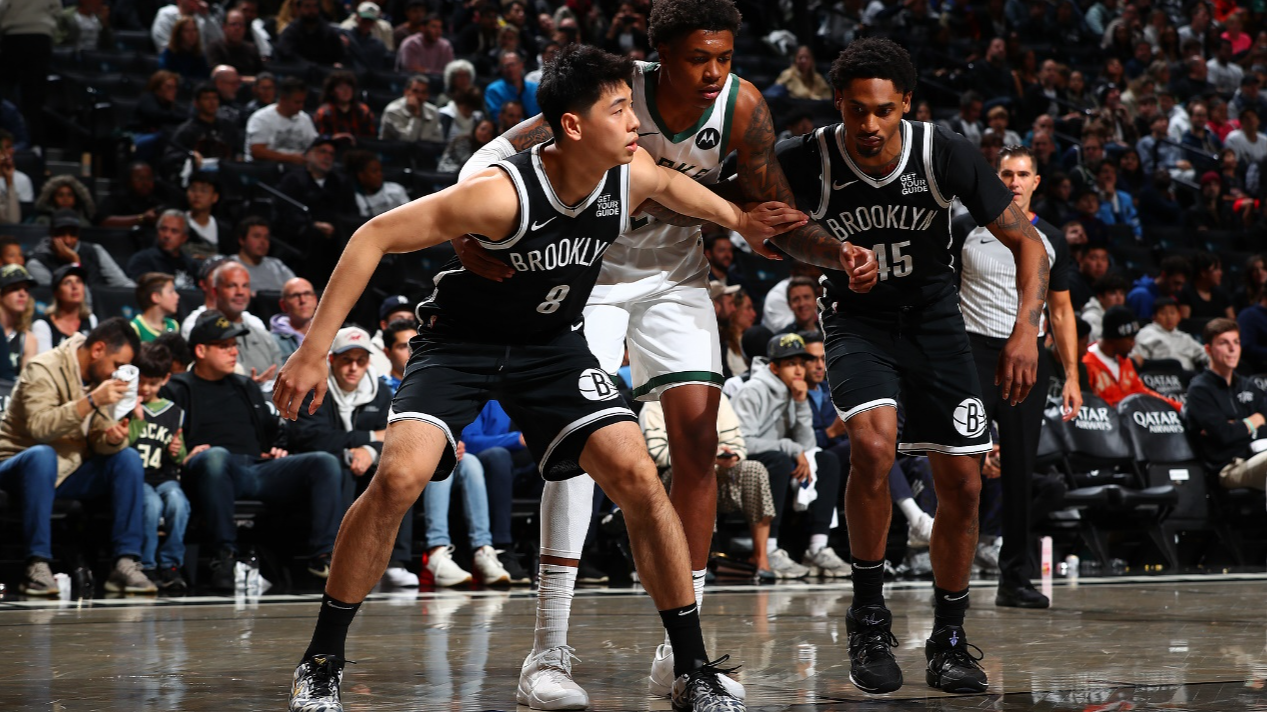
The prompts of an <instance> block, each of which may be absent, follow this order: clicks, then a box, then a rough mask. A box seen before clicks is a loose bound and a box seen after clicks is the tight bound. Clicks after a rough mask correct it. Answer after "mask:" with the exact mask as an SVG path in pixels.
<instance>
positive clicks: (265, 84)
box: [241, 72, 307, 160]
mask: <svg viewBox="0 0 1267 712" xmlns="http://www.w3.org/2000/svg"><path fill="white" fill-rule="evenodd" d="M300 84H301V85H302V84H303V82H300ZM304 91H305V93H306V92H307V90H306V89H305V90H304ZM276 101H277V77H274V76H273V73H272V72H260V73H259V74H258V75H257V76H256V77H255V84H252V85H251V99H250V101H248V102H246V106H244V107H242V116H241V118H242V119H244V122H243V124H244V125H245V120H249V119H250V118H251V117H252V116H253V115H254V114H255V112H257V111H259V110H260V109H263V108H264V107H266V106H270V105H272V104H273V103H275V102H276ZM300 108H301V109H302V105H300ZM248 149H249V147H248ZM248 160H250V159H248Z"/></svg>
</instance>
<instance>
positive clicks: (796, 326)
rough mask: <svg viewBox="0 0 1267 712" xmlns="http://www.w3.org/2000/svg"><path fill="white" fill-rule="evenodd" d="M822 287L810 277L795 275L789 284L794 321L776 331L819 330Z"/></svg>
mask: <svg viewBox="0 0 1267 712" xmlns="http://www.w3.org/2000/svg"><path fill="white" fill-rule="evenodd" d="M821 290H822V287H820V286H819V285H818V282H815V281H814V280H813V279H812V278H810V277H793V278H792V280H791V281H790V282H788V285H787V305H788V307H789V308H790V309H791V310H792V321H791V322H789V323H788V324H785V325H784V326H783V328H781V329H779V331H778V332H776V333H791V332H797V333H801V332H810V331H812V332H819V333H821V331H822V330H821V329H820V328H819V324H818V297H819V295H820V294H821Z"/></svg>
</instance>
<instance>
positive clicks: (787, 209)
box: [736, 200, 809, 254]
mask: <svg viewBox="0 0 1267 712" xmlns="http://www.w3.org/2000/svg"><path fill="white" fill-rule="evenodd" d="M807 222H809V217H808V216H807V215H805V213H803V212H801V211H799V210H797V209H796V208H793V207H791V206H789V205H787V204H786V203H780V202H778V201H773V200H772V201H770V202H767V203H761V204H760V205H758V206H756V207H754V208H752V209H751V210H749V211H747V212H746V213H744V214H743V221H742V222H741V223H740V224H739V229H738V230H737V231H736V232H738V233H739V234H740V235H743V239H745V240H747V241H748V244H749V245H752V246H753V248H754V249H756V245H757V244H758V243H761V244H762V247H763V248H764V249H763V250H758V253H761V254H764V253H765V252H769V251H770V248H768V247H765V245H764V243H765V241H766V240H768V239H770V238H772V237H774V236H775V235H782V234H783V233H785V232H787V231H789V230H795V229H796V228H798V227H801V226H802V225H804V224H805V223H807Z"/></svg>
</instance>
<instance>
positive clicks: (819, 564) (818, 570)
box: [801, 546, 853, 578]
mask: <svg viewBox="0 0 1267 712" xmlns="http://www.w3.org/2000/svg"><path fill="white" fill-rule="evenodd" d="M801 565H802V566H804V567H806V568H808V569H809V575H810V576H822V577H823V578H849V576H850V575H851V574H852V573H853V569H851V568H850V567H849V564H846V563H845V562H844V561H843V560H842V559H841V558H840V557H839V556H837V555H836V552H835V551H833V550H832V548H831V547H830V546H825V547H823V548H822V549H819V550H818V553H816V554H814V555H813V556H810V553H809V551H808V550H807V551H806V552H805V556H803V557H801Z"/></svg>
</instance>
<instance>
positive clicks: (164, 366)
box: [132, 341, 172, 378]
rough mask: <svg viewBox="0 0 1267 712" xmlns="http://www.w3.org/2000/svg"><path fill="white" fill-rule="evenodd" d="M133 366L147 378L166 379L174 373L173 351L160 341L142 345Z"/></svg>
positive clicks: (133, 360)
mask: <svg viewBox="0 0 1267 712" xmlns="http://www.w3.org/2000/svg"><path fill="white" fill-rule="evenodd" d="M132 365H133V366H136V370H138V371H140V372H141V375H142V376H144V377H146V378H166V377H167V376H169V375H171V373H172V352H171V349H169V348H167V346H165V345H164V344H162V343H160V342H158V341H151V342H149V343H148V344H142V345H141V351H140V353H138V354H137V355H136V357H135V358H133V359H132Z"/></svg>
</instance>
